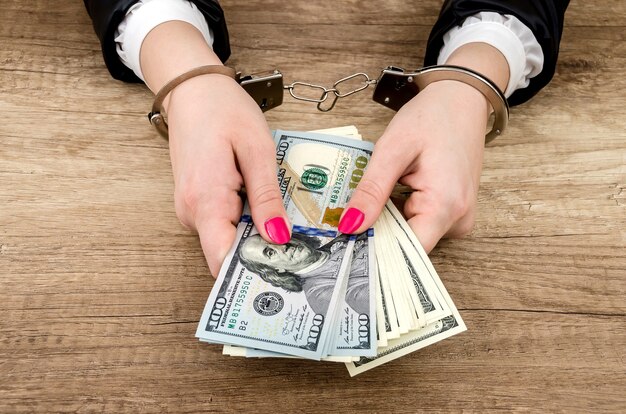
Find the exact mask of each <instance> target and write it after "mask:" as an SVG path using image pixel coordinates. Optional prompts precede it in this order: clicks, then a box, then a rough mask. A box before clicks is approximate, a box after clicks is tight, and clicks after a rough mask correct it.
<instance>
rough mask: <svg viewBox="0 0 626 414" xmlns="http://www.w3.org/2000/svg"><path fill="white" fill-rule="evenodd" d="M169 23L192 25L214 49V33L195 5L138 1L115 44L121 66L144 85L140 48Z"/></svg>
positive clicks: (178, 0)
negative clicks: (154, 33)
mask: <svg viewBox="0 0 626 414" xmlns="http://www.w3.org/2000/svg"><path fill="white" fill-rule="evenodd" d="M172 20H179V21H183V22H187V23H189V24H191V25H192V26H194V27H195V28H196V29H198V30H199V31H200V32H201V33H202V35H203V36H204V39H205V40H206V42H207V44H208V45H209V46H210V47H212V46H213V32H211V29H210V28H209V25H208V24H207V22H206V19H205V18H204V16H203V15H202V13H201V12H200V10H198V8H197V7H196V5H195V4H193V3H191V2H190V1H187V0H140V1H138V2H137V3H135V4H134V5H133V6H132V7H131V8H130V9H129V10H128V12H127V13H126V17H125V18H124V20H123V21H122V22H121V23H120V24H119V26H118V27H117V31H116V32H115V43H116V48H117V54H118V56H119V57H120V60H121V61H122V63H124V65H126V66H127V67H128V68H130V69H131V70H132V71H133V72H135V75H137V76H138V77H139V79H141V80H142V81H144V82H145V79H144V77H143V73H142V72H141V64H140V59H139V58H140V52H141V45H142V44H143V41H144V39H145V38H146V36H147V35H148V33H150V31H151V30H152V29H154V28H155V27H157V26H158V25H160V24H161V23H165V22H169V21H172Z"/></svg>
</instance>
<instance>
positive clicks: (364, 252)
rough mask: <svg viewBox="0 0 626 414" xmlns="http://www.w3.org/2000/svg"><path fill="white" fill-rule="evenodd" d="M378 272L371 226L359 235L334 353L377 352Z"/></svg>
mask: <svg viewBox="0 0 626 414" xmlns="http://www.w3.org/2000/svg"><path fill="white" fill-rule="evenodd" d="M376 271H377V266H376V255H375V254H374V230H373V229H370V230H369V231H367V232H365V233H363V234H361V235H359V236H357V237H356V242H355V245H354V248H353V250H352V259H351V263H350V272H349V274H348V281H347V286H346V289H345V295H343V300H342V301H340V303H339V308H338V312H337V314H336V318H337V319H336V321H337V325H336V327H335V328H336V334H337V336H336V337H335V342H334V347H333V350H332V351H331V352H330V354H331V355H333V356H374V355H376V344H377V341H376V311H375V309H376V280H377V278H376Z"/></svg>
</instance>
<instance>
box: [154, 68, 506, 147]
mask: <svg viewBox="0 0 626 414" xmlns="http://www.w3.org/2000/svg"><path fill="white" fill-rule="evenodd" d="M206 74H220V75H225V76H229V77H231V78H233V79H235V80H236V81H237V83H239V85H240V86H241V87H242V88H243V89H244V90H245V91H246V92H247V93H248V94H249V95H250V96H251V97H252V99H254V101H255V102H256V103H257V105H258V106H259V108H261V110H262V111H263V112H265V111H269V110H270V109H273V108H276V107H277V106H280V105H281V104H282V103H283V97H284V91H285V90H288V91H289V94H290V95H291V96H292V97H293V98H294V99H297V100H300V101H306V102H312V103H317V109H318V110H320V111H322V112H328V111H330V110H331V109H333V108H334V106H335V104H336V103H337V100H338V99H340V98H345V97H347V96H350V95H352V94H355V93H357V92H361V91H363V90H365V89H367V88H368V87H369V86H370V85H374V93H373V95H372V99H373V100H374V101H375V102H378V103H379V104H381V105H383V106H386V107H387V108H390V109H393V110H394V111H398V110H399V109H400V108H402V106H403V105H404V104H406V103H407V102H408V101H410V100H411V99H412V98H413V97H415V96H416V95H417V94H418V93H419V92H420V91H422V90H423V89H424V88H425V87H426V86H428V85H430V84H431V83H433V82H438V81H442V80H453V81H458V82H462V83H465V84H467V85H470V86H472V87H473V88H474V89H476V90H478V91H479V92H480V93H482V94H483V95H484V96H485V98H486V99H487V101H489V103H490V104H491V107H492V108H493V115H494V116H493V125H492V127H491V130H490V131H489V132H488V133H487V134H486V136H485V144H487V143H489V142H490V141H492V140H493V139H494V138H496V137H497V136H499V135H501V134H502V132H504V129H505V128H506V126H507V123H508V120H509V105H508V103H507V100H506V98H505V96H504V94H503V93H502V91H501V90H500V89H499V88H498V86H497V85H496V84H495V83H493V82H492V81H491V80H490V79H489V78H487V77H485V76H483V75H481V74H480V73H478V72H475V71H473V70H471V69H468V68H464V67H461V66H453V65H437V66H428V67H425V68H422V69H417V70H415V71H413V72H407V71H405V70H404V69H402V68H400V67H396V66H388V67H387V68H385V69H383V70H382V71H381V73H380V75H379V77H378V78H377V79H371V78H370V77H369V76H368V75H367V74H366V73H363V72H358V73H354V74H352V75H350V76H346V77H345V78H342V79H339V80H338V81H336V82H335V83H334V84H333V86H332V87H331V88H326V87H324V86H322V85H316V84H313V83H307V82H300V81H296V82H292V83H291V84H289V85H284V82H283V74H282V73H281V72H280V71H278V70H274V71H270V72H264V73H257V74H252V75H247V76H242V74H241V73H240V72H236V71H235V70H234V69H232V68H230V67H227V66H221V65H207V66H200V67H198V68H195V69H192V70H190V71H188V72H185V73H183V74H182V75H180V76H177V77H176V78H174V79H172V80H171V81H169V82H168V83H167V84H166V85H165V86H163V87H162V88H161V90H160V91H159V92H158V93H157V95H156V96H155V99H154V103H153V105H152V111H151V112H150V113H149V114H148V119H149V121H150V123H151V124H152V125H153V126H154V127H155V128H156V129H157V130H158V131H159V133H160V134H161V135H163V136H164V137H165V138H167V136H168V133H167V115H166V114H165V109H164V108H163V101H164V100H165V98H166V96H167V95H168V94H169V93H170V92H171V91H172V90H173V89H174V88H175V87H176V86H178V85H180V84H181V83H183V82H184V81H186V80H188V79H191V78H193V77H196V76H200V75H206ZM354 79H357V80H358V79H362V83H361V84H360V85H359V86H358V87H355V88H353V89H349V90H347V91H346V90H344V89H342V86H343V87H345V85H342V84H345V83H347V82H350V81H353V80H354ZM302 88H307V89H309V90H311V91H313V92H314V91H316V90H318V91H320V97H319V98H314V97H308V96H304V95H302V94H301V93H300V92H298V91H299V90H300V89H302ZM329 100H330V101H329ZM326 102H330V104H327V105H326V106H324V105H323V104H325V103H326Z"/></svg>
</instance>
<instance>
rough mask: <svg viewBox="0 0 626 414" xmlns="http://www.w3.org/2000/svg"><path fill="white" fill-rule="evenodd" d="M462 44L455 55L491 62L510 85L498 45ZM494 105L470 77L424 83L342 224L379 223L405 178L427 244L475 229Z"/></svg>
mask: <svg viewBox="0 0 626 414" xmlns="http://www.w3.org/2000/svg"><path fill="white" fill-rule="evenodd" d="M457 51H458V52H459V54H457V53H456V52H455V54H453V55H452V57H451V61H450V60H449V61H448V62H447V63H449V64H458V65H460V66H467V67H471V68H472V67H473V66H474V65H472V64H471V63H473V62H475V61H476V62H489V63H487V64H488V65H492V66H490V67H491V68H493V69H494V71H492V72H493V73H490V71H489V70H486V72H488V73H489V74H490V75H491V76H488V77H490V78H491V79H492V80H495V81H496V83H498V84H499V86H500V87H503V86H506V81H507V80H508V64H507V63H506V60H505V59H504V57H503V56H502V55H501V54H499V52H498V51H497V50H495V49H493V48H492V47H491V46H489V45H486V44H470V45H467V46H463V47H461V48H459V49H458V50H457ZM484 53H487V54H493V53H496V54H499V56H498V55H496V56H495V57H499V58H501V60H500V61H499V62H498V60H497V59H495V58H493V59H491V60H489V59H485V58H488V57H489V56H484V55H483V54H484ZM494 62H495V63H494ZM463 63H465V64H463ZM468 63H469V64H468ZM497 65H500V67H498V66H497ZM503 65H504V66H503ZM478 66H479V69H481V68H480V63H479V64H478ZM473 68H474V69H476V66H474V67H473ZM487 69H489V68H487ZM503 69H506V70H503ZM479 71H480V70H479ZM483 73H484V71H483ZM490 110H491V107H490V105H489V103H488V101H487V99H486V98H485V97H484V96H483V95H482V94H481V93H480V92H479V91H477V90H476V89H474V88H473V87H471V86H468V85H466V84H464V83H461V82H457V81H439V82H435V83H432V84H430V85H429V86H427V87H426V88H424V89H423V90H422V91H421V92H420V93H419V94H418V95H417V96H415V97H414V98H413V99H412V100H411V101H409V102H408V103H407V104H406V105H404V106H403V107H402V108H401V109H400V111H398V113H397V114H396V116H395V117H394V118H393V119H392V121H391V122H390V123H389V125H388V126H387V129H386V130H385V132H384V133H383V135H382V136H381V137H380V139H379V140H378V142H377V143H376V147H375V149H374V153H373V155H372V159H371V160H370V163H369V165H368V167H367V170H366V172H365V174H364V175H363V178H362V179H361V181H360V183H359V185H358V187H357V189H356V190H355V192H354V195H353V196H352V198H351V200H350V202H349V203H348V206H347V208H346V210H345V212H344V214H343V216H342V219H341V221H340V223H339V231H341V232H342V233H360V232H363V231H365V230H366V229H368V228H369V227H371V226H372V225H373V224H374V222H375V221H376V219H377V218H378V216H379V214H380V213H381V211H382V209H383V207H384V205H385V203H386V202H387V200H388V198H389V195H390V194H391V191H392V189H393V187H394V185H395V183H396V182H400V183H401V184H405V185H407V186H409V187H411V188H412V189H413V190H414V192H413V194H412V195H411V196H410V197H409V198H408V200H407V201H406V203H405V205H404V214H405V216H406V217H407V220H408V223H409V225H410V226H411V228H412V229H413V231H414V232H415V234H416V235H417V237H418V239H419V240H420V242H421V243H422V245H423V247H424V249H425V250H426V251H428V252H429V251H430V250H432V248H433V247H435V245H436V244H437V242H438V241H439V239H441V238H442V237H444V236H446V237H462V236H465V235H467V234H468V233H470V232H471V230H472V227H473V225H474V217H475V212H476V200H477V197H478V186H479V182H480V174H481V170H482V160H483V148H484V145H485V131H486V126H487V119H488V115H489V111H490Z"/></svg>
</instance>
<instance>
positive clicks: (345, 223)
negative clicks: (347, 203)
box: [339, 207, 365, 234]
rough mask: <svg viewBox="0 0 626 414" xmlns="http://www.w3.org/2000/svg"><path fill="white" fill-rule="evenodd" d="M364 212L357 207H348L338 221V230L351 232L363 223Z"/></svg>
mask: <svg viewBox="0 0 626 414" xmlns="http://www.w3.org/2000/svg"><path fill="white" fill-rule="evenodd" d="M364 219H365V214H363V212H362V211H361V210H359V209H358V208H354V207H350V208H349V209H348V210H347V211H346V213H345V214H344V215H343V217H342V218H341V220H340V221H339V231H340V232H341V233H348V234H349V233H353V232H354V231H355V230H356V229H358V228H359V226H361V224H363V220H364Z"/></svg>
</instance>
